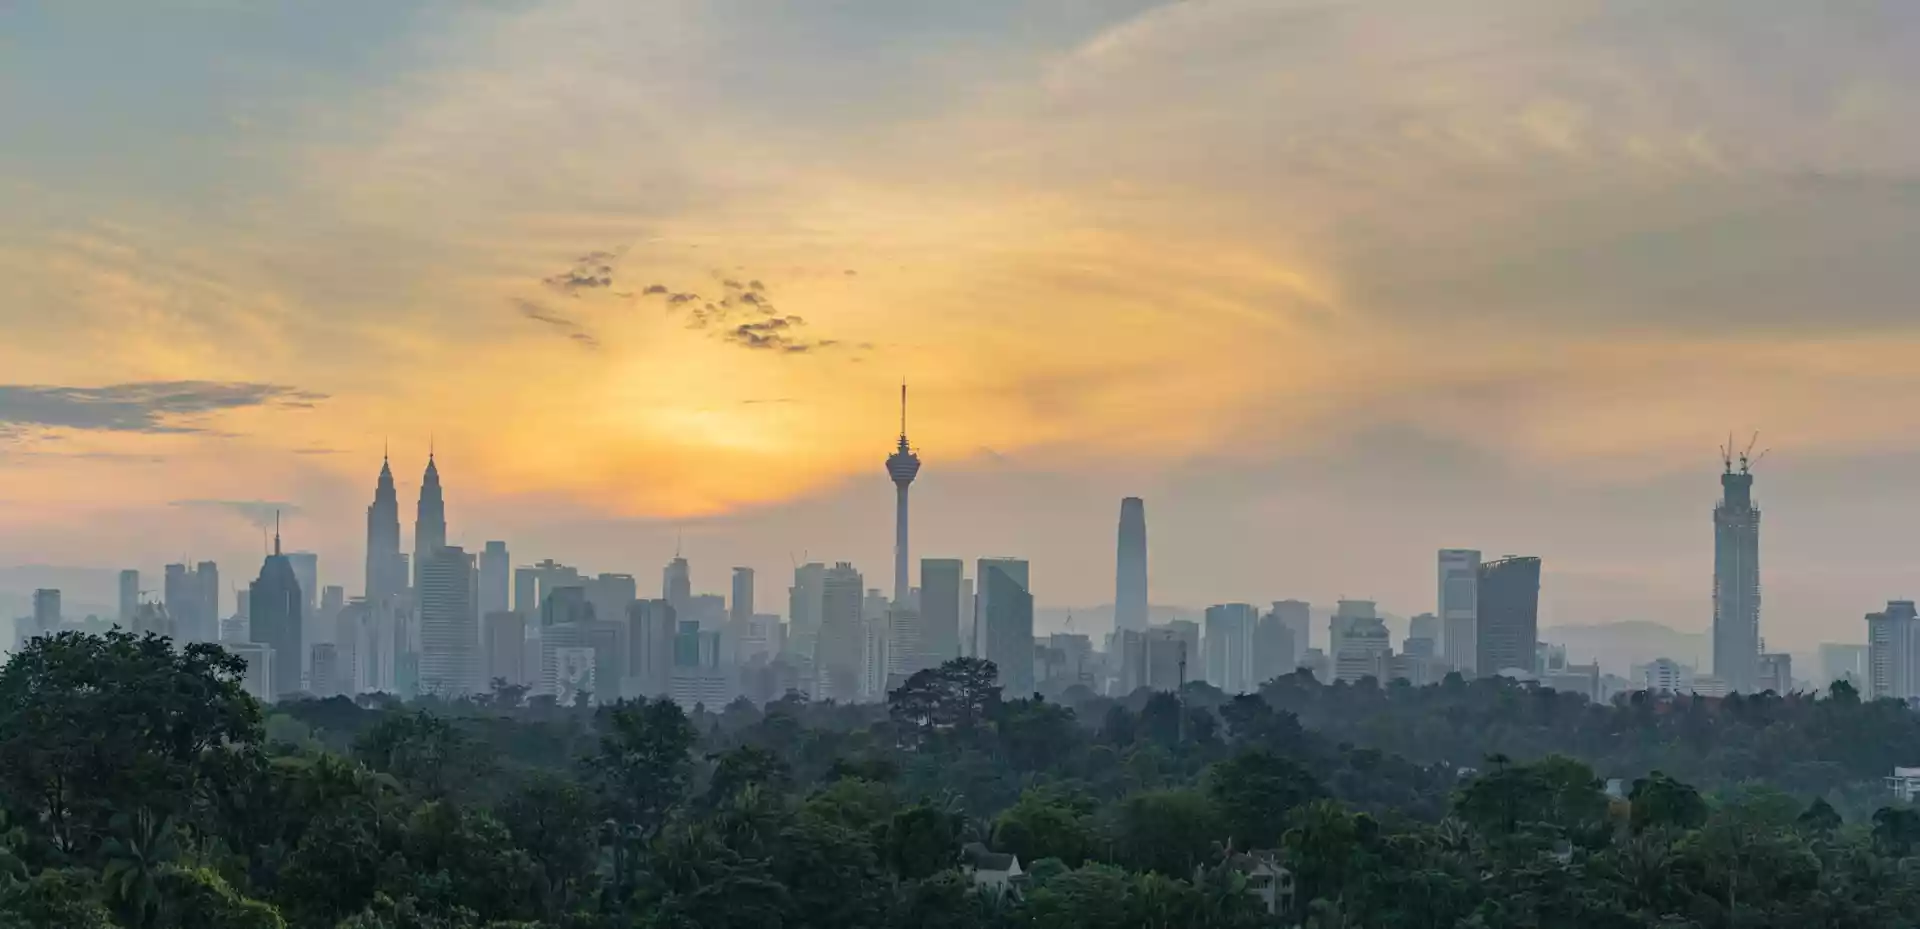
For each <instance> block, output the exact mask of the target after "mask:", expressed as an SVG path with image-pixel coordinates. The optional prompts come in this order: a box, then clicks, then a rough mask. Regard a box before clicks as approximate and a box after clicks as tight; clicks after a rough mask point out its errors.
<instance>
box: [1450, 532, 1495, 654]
mask: <svg viewBox="0 0 1920 929" xmlns="http://www.w3.org/2000/svg"><path fill="white" fill-rule="evenodd" d="M1439 588H1440V590H1439V594H1440V596H1439V601H1440V604H1439V605H1440V643H1439V644H1440V657H1441V658H1443V659H1445V660H1446V662H1447V663H1448V664H1450V665H1453V666H1454V667H1455V668H1457V669H1459V670H1460V671H1461V672H1463V673H1467V674H1471V673H1473V672H1474V670H1475V667H1476V666H1475V662H1476V661H1478V660H1479V654H1480V652H1479V648H1480V647H1479V645H1478V643H1477V641H1476V640H1475V637H1474V629H1475V627H1476V625H1477V623H1478V617H1479V615H1480V610H1479V600H1478V597H1479V590H1480V553H1479V552H1477V551H1474V550H1473V549H1470V548H1443V549H1441V550H1440V584H1439ZM1498 670H1499V669H1498V668H1492V669H1488V671H1487V673H1488V674H1493V673H1495V672H1496V671H1498Z"/></svg>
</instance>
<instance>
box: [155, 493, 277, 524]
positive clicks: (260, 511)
mask: <svg viewBox="0 0 1920 929" xmlns="http://www.w3.org/2000/svg"><path fill="white" fill-rule="evenodd" d="M167 505H168V506H177V507H182V508H186V509H195V510H216V511H219V512H224V513H230V514H232V515H235V516H238V517H240V518H241V519H244V520H246V521H247V523H248V525H251V526H253V527H254V528H257V529H266V528H270V527H272V526H273V523H274V519H275V518H276V517H277V518H280V519H285V518H286V517H289V516H294V515H296V514H298V513H299V512H300V507H299V506H298V505H296V504H293V503H288V502H286V501H284V500H174V501H172V502H170V503H168V504H167Z"/></svg>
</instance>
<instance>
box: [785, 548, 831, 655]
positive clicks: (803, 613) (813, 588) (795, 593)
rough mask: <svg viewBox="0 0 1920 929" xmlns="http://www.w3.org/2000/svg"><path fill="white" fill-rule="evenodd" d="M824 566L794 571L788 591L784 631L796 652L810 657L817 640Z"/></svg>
mask: <svg viewBox="0 0 1920 929" xmlns="http://www.w3.org/2000/svg"><path fill="white" fill-rule="evenodd" d="M826 576H827V566H826V565H823V564H820V563H819V562H809V563H807V564H803V565H800V566H798V567H796V568H794V569H793V586H792V587H789V588H787V623H788V625H789V626H790V628H789V629H788V630H787V631H788V632H789V633H790V634H791V636H792V638H793V649H794V651H795V652H797V653H799V654H800V655H802V656H805V657H807V658H813V657H815V655H814V650H815V647H816V645H817V643H818V641H819V638H820V614H821V612H822V610H823V598H824V595H825V591H826Z"/></svg>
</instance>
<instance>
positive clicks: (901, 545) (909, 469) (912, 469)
mask: <svg viewBox="0 0 1920 929" xmlns="http://www.w3.org/2000/svg"><path fill="white" fill-rule="evenodd" d="M919 474H920V456H919V455H916V454H914V452H913V449H912V448H911V447H909V446H908V445H907V385H906V384H904V383H903V384H901V385H900V444H899V445H898V446H897V447H896V448H895V449H894V452H893V454H892V455H889V456H887V476H888V477H890V478H892V479H893V488H894V491H895V493H896V498H895V500H894V508H893V600H894V602H897V603H899V602H905V601H906V599H907V583H908V582H907V488H909V487H910V486H912V484H913V479H914V478H915V477H916V476H918V475H919Z"/></svg>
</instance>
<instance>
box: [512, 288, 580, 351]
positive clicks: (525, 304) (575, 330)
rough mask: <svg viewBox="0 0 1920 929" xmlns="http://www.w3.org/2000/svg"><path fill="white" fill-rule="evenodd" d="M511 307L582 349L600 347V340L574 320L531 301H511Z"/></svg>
mask: <svg viewBox="0 0 1920 929" xmlns="http://www.w3.org/2000/svg"><path fill="white" fill-rule="evenodd" d="M513 305H514V307H515V308H516V309H518V310H519V311H520V315H521V316H524V317H526V318H528V319H531V320H533V321H534V322H537V323H545V324H546V325H548V326H552V327H553V328H555V329H557V330H559V331H560V332H562V333H563V334H565V335H566V337H567V338H568V339H571V340H573V341H574V342H576V343H578V344H579V345H581V346H582V347H585V348H599V347H600V340H599V339H598V338H596V337H595V336H594V335H593V333H591V332H588V331H587V329H586V327H585V326H582V325H581V324H580V323H579V322H577V321H575V320H574V319H571V318H569V317H567V316H563V315H561V314H559V313H556V312H554V311H553V310H550V309H548V308H546V307H544V306H541V305H540V304H538V303H534V302H533V301H531V300H515V301H513Z"/></svg>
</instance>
